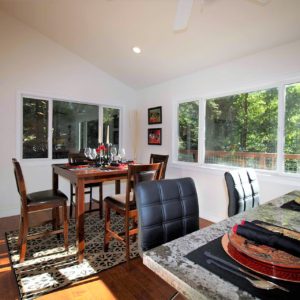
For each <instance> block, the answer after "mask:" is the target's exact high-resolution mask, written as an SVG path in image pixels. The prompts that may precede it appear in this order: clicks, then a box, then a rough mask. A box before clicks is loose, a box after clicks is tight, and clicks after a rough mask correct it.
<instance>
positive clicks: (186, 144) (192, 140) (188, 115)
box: [178, 101, 199, 150]
mask: <svg viewBox="0 0 300 300" xmlns="http://www.w3.org/2000/svg"><path fill="white" fill-rule="evenodd" d="M178 121H179V122H178V125H179V128H178V130H179V150H197V149H198V128H199V102H198V101H191V102H185V103H181V104H180V105H179V110H178Z"/></svg>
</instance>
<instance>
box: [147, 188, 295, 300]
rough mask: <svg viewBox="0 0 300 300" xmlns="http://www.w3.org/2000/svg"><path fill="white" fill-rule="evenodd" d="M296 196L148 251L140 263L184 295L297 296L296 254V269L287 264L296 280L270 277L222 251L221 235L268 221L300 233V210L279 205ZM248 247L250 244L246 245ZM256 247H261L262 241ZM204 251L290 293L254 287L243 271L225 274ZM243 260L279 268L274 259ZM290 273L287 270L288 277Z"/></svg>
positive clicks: (281, 197) (266, 204) (222, 241)
mask: <svg viewBox="0 0 300 300" xmlns="http://www.w3.org/2000/svg"><path fill="white" fill-rule="evenodd" d="M295 199H297V200H298V201H300V191H292V192H289V193H287V194H285V195H282V196H280V197H278V198H276V199H273V200H271V201H268V202H266V203H264V204H261V205H259V206H258V207H256V208H253V209H250V210H247V211H245V212H243V213H240V214H237V215H235V216H233V217H230V218H227V219H225V220H223V221H221V222H219V223H215V224H213V225H210V226H208V227H206V228H203V229H199V230H197V231H195V232H193V233H190V234H188V235H186V236H183V237H180V238H178V239H175V240H173V241H170V242H168V243H166V244H163V245H161V246H158V247H156V248H154V249H151V250H148V251H146V252H144V253H143V263H144V265H146V266H147V267H148V268H149V269H151V270H152V271H153V272H155V273H156V274H157V275H159V276H160V277H161V278H162V279H163V280H165V281H166V282H167V283H169V284H170V285H171V286H173V287H174V288H175V289H176V290H177V291H178V292H179V293H181V294H182V295H183V296H185V297H186V298H187V299H230V300H233V299H283V298H285V297H286V299H300V267H299V262H300V258H299V257H298V258H297V257H294V258H295V259H296V260H297V261H298V267H297V268H296V266H292V265H291V266H290V267H291V268H293V267H295V269H288V270H291V274H292V272H294V273H295V274H296V275H295V274H294V275H295V276H296V277H295V278H296V279H297V280H294V282H291V281H287V280H285V279H282V278H281V279H280V280H279V279H278V278H276V277H275V276H271V275H268V274H266V273H264V271H263V272H262V271H261V270H263V269H260V268H257V269H255V268H254V269H253V268H251V267H249V265H248V266H247V265H245V264H244V263H243V260H240V261H239V260H238V259H237V257H230V256H229V255H228V252H226V251H225V250H227V251H228V248H227V249H225V248H226V247H227V246H228V244H226V245H227V246H226V247H224V245H225V244H224V243H225V242H226V240H225V237H227V236H228V235H229V234H230V233H231V232H232V228H233V227H234V226H235V225H236V224H240V223H241V222H242V223H243V220H246V221H249V222H258V223H259V222H261V223H264V224H270V225H271V226H275V227H276V228H280V229H282V230H288V231H289V232H294V233H295V234H298V236H299V232H300V211H299V210H298V211H297V210H292V209H288V208H289V207H287V208H283V207H282V206H283V205H287V204H289V203H291V202H295ZM287 206H288V205H287ZM299 207H300V204H299ZM200 215H201V212H200ZM227 242H228V241H227ZM248 242H249V241H248ZM249 245H250V242H249V243H248V246H249ZM254 246H257V247H261V246H260V245H254ZM246 247H247V245H246ZM264 247H265V246H264ZM272 251H273V250H272ZM276 251H277V250H276ZM203 253H204V254H205V255H207V253H209V254H213V255H214V257H219V258H221V259H224V260H227V261H228V262H231V263H233V264H235V266H237V267H238V268H242V269H244V270H246V271H250V272H251V273H252V274H256V275H260V276H262V277H263V278H264V279H267V280H270V281H273V282H275V283H277V284H279V285H281V286H282V287H285V289H286V290H288V291H284V290H281V289H278V288H276V289H272V290H263V289H260V288H256V287H254V286H253V285H252V284H251V283H250V282H248V281H247V280H245V279H246V278H245V277H244V276H243V275H244V274H243V273H241V272H238V273H239V274H236V275H235V274H232V272H231V271H232V270H229V271H230V272H229V271H228V268H227V270H224V269H223V270H222V269H220V268H218V266H214V265H213V264H210V263H211V261H210V260H209V259H207V258H205V255H203ZM272 253H275V252H272ZM272 253H271V255H272ZM254 254H256V253H254ZM242 255H243V254H242ZM266 257H267V256H266ZM233 258H234V259H233ZM247 259H248V260H249V261H250V262H251V263H252V262H253V263H256V264H257V265H259V266H260V264H262V265H264V266H267V267H268V268H269V267H270V268H271V269H272V268H274V269H275V268H279V269H280V266H279V267H277V265H276V264H275V262H274V265H273V264H272V263H273V262H268V263H264V262H262V263H261V262H256V259H252V258H251V257H247ZM268 259H269V258H268ZM269 263H270V264H269ZM250 266H251V264H250ZM274 274H277V273H274ZM237 275H239V276H237ZM289 275H290V274H289V272H288V273H287V277H289ZM294 275H293V276H294ZM291 276H292V275H291ZM240 277H244V278H240ZM274 277H275V278H274Z"/></svg>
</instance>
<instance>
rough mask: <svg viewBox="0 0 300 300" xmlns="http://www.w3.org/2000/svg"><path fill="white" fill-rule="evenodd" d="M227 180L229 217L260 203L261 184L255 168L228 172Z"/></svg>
mask: <svg viewBox="0 0 300 300" xmlns="http://www.w3.org/2000/svg"><path fill="white" fill-rule="evenodd" d="M225 181H226V185H227V190H228V198H229V205H228V216H229V217H232V216H234V215H236V214H238V213H240V212H243V211H245V210H248V209H250V208H253V207H256V206H258V205H259V186H258V181H257V178H256V174H255V171H254V170H253V169H240V170H233V171H230V172H226V173H225Z"/></svg>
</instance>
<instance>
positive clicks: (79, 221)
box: [76, 179, 84, 263]
mask: <svg viewBox="0 0 300 300" xmlns="http://www.w3.org/2000/svg"><path fill="white" fill-rule="evenodd" d="M76 186H77V188H76V217H77V218H76V242H77V251H78V252H77V255H78V261H79V263H81V262H82V261H83V257H84V182H83V180H80V179H79V180H78V182H77V184H76Z"/></svg>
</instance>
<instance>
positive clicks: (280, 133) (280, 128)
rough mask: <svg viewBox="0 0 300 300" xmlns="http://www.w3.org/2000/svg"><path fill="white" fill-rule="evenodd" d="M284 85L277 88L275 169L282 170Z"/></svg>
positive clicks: (281, 171)
mask: <svg viewBox="0 0 300 300" xmlns="http://www.w3.org/2000/svg"><path fill="white" fill-rule="evenodd" d="M284 123H285V86H284V85H280V86H279V89H278V130H277V171H278V172H280V173H283V172H284V126H285V124H284Z"/></svg>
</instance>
